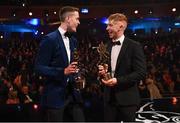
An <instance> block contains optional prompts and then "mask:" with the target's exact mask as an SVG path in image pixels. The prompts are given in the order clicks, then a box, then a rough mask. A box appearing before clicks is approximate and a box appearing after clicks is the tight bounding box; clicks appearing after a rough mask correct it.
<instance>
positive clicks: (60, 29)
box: [58, 27, 66, 36]
mask: <svg viewBox="0 0 180 123" xmlns="http://www.w3.org/2000/svg"><path fill="white" fill-rule="evenodd" d="M58 30H59V32H60V33H61V35H62V36H64V34H65V33H66V31H65V30H64V29H63V28H61V27H59V28H58Z"/></svg>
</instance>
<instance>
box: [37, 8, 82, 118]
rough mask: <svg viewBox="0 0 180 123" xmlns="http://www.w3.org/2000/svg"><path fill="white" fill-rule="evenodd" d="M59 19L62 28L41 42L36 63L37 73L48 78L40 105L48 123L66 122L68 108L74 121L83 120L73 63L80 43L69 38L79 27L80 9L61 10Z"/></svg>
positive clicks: (74, 63)
mask: <svg viewBox="0 0 180 123" xmlns="http://www.w3.org/2000/svg"><path fill="white" fill-rule="evenodd" d="M59 17H60V22H61V24H60V26H59V28H58V29H57V30H55V31H54V32H51V33H49V34H47V35H46V36H45V37H44V38H43V39H42V41H41V43H40V48H39V52H38V54H37V58H36V61H35V71H36V73H37V74H39V75H41V76H43V77H44V78H45V81H44V90H43V94H42V100H41V104H42V106H43V107H44V108H45V109H46V114H47V115H46V117H47V120H48V121H63V115H64V111H65V109H66V107H69V109H70V112H69V113H68V114H71V113H72V117H73V120H74V121H84V120H85V118H84V114H83V111H82V108H81V105H80V104H81V102H82V98H81V95H80V92H79V90H78V89H76V88H75V81H74V77H73V75H74V74H75V73H76V72H77V70H78V69H77V62H74V61H73V52H74V50H75V49H76V48H77V40H76V39H75V37H73V36H71V37H70V36H68V35H67V34H68V33H72V32H76V29H77V26H78V25H79V24H80V22H79V9H78V8H75V7H71V6H65V7H62V8H61V10H60V12H59Z"/></svg>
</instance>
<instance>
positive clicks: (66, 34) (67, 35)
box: [64, 32, 72, 38]
mask: <svg viewBox="0 0 180 123" xmlns="http://www.w3.org/2000/svg"><path fill="white" fill-rule="evenodd" d="M64 36H65V37H68V38H71V36H72V33H70V32H65V33H64Z"/></svg>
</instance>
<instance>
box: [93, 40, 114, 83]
mask: <svg viewBox="0 0 180 123" xmlns="http://www.w3.org/2000/svg"><path fill="white" fill-rule="evenodd" d="M97 51H98V53H99V61H98V63H97V65H102V66H103V67H104V69H105V71H106V73H105V75H104V76H102V78H103V79H104V80H109V79H111V78H112V77H111V73H110V72H108V70H109V62H110V55H109V52H108V51H107V49H106V46H105V45H104V43H103V42H101V43H100V44H99V46H98V48H97Z"/></svg>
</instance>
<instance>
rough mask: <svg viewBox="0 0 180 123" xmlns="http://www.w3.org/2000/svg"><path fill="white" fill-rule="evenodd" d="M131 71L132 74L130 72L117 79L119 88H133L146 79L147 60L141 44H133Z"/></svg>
mask: <svg viewBox="0 0 180 123" xmlns="http://www.w3.org/2000/svg"><path fill="white" fill-rule="evenodd" d="M129 71H131V72H128V73H127V74H126V75H123V76H118V77H117V81H118V85H119V86H122V85H125V86H131V85H134V84H135V83H137V82H139V81H140V80H143V79H144V78H145V76H146V59H145V55H144V52H143V49H142V47H141V45H140V44H137V43H135V44H133V50H132V56H131V67H130V70H129Z"/></svg>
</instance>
